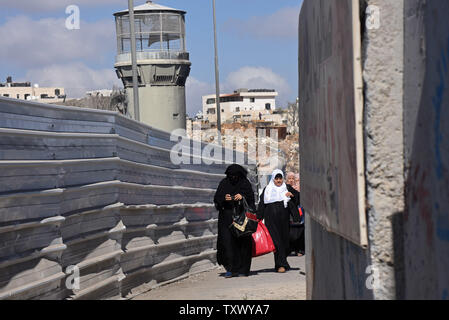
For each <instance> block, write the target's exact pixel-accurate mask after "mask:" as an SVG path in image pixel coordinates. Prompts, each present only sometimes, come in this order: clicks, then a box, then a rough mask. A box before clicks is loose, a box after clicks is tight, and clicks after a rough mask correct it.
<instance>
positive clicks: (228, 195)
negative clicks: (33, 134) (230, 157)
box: [214, 164, 255, 278]
mask: <svg viewBox="0 0 449 320" xmlns="http://www.w3.org/2000/svg"><path fill="white" fill-rule="evenodd" d="M225 173H226V178H224V179H223V180H222V181H221V182H220V185H219V186H218V188H217V192H216V193H215V196H214V203H215V207H216V208H217V210H218V211H219V215H218V239H217V262H218V264H220V265H222V266H223V267H224V268H225V269H226V274H225V277H227V278H230V277H233V276H238V275H239V276H248V275H249V271H250V268H251V258H252V237H251V236H247V237H241V238H237V237H235V236H234V235H233V234H232V233H231V231H230V229H229V226H230V225H231V224H232V222H233V221H232V213H233V207H234V206H238V201H239V200H241V199H242V198H243V197H244V198H245V199H246V202H247V203H248V205H249V206H251V207H252V208H255V204H254V191H253V188H252V186H251V183H250V182H249V180H248V179H247V178H246V175H247V174H248V172H247V171H246V170H245V169H244V168H243V167H242V166H239V165H237V164H233V165H230V166H229V167H228V168H227V169H226V172H225ZM237 210H239V209H237Z"/></svg>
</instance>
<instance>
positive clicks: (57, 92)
mask: <svg viewBox="0 0 449 320" xmlns="http://www.w3.org/2000/svg"><path fill="white" fill-rule="evenodd" d="M55 95H56V96H57V97H58V96H60V95H61V90H59V89H55Z"/></svg>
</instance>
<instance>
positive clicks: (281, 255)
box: [257, 185, 299, 270]
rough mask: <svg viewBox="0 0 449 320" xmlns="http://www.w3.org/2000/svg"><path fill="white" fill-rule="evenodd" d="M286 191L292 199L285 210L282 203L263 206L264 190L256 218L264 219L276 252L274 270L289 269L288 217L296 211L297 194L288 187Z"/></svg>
mask: <svg viewBox="0 0 449 320" xmlns="http://www.w3.org/2000/svg"><path fill="white" fill-rule="evenodd" d="M287 190H288V191H289V192H291V193H292V194H293V198H291V199H290V201H289V202H288V206H287V208H285V207H284V202H283V201H278V202H274V203H269V204H265V202H264V196H265V189H264V190H263V192H262V194H261V195H260V201H259V206H258V209H257V217H258V218H259V219H265V225H266V227H267V229H268V232H269V233H270V236H271V238H272V239H273V243H274V246H275V247H276V252H275V253H274V264H275V269H279V268H280V267H284V268H286V269H287V270H288V269H290V265H289V264H288V262H287V256H288V255H289V254H290V217H291V216H292V215H293V214H294V212H295V210H296V211H298V203H299V193H298V191H296V190H295V189H293V188H292V187H291V186H290V185H287Z"/></svg>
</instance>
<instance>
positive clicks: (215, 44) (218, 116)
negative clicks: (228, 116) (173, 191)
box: [212, 0, 221, 144]
mask: <svg viewBox="0 0 449 320" xmlns="http://www.w3.org/2000/svg"><path fill="white" fill-rule="evenodd" d="M212 7H213V10H214V47H215V92H216V97H215V103H216V104H217V130H218V138H219V140H220V141H219V143H220V144H221V110H220V77H219V74H218V53H217V22H216V18H215V0H212Z"/></svg>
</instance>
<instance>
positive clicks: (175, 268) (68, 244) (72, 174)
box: [0, 98, 255, 299]
mask: <svg viewBox="0 0 449 320" xmlns="http://www.w3.org/2000/svg"><path fill="white" fill-rule="evenodd" d="M176 143H177V141H170V134H169V133H166V132H163V131H159V130H155V129H153V128H151V127H148V126H145V125H143V124H140V123H137V122H135V121H133V120H130V119H127V118H124V117H122V116H121V115H119V114H117V113H114V112H107V111H98V110H86V109H79V108H71V107H59V106H50V105H44V104H38V103H33V102H24V101H18V100H15V99H8V98H0V181H1V183H0V299H118V298H127V297H132V296H133V295H136V294H138V293H139V292H142V291H145V290H149V289H150V288H152V287H154V286H157V285H160V284H161V283H164V282H167V281H173V280H174V279H177V278H180V277H184V276H186V275H189V274H192V273H196V272H199V271H204V270H207V269H209V268H211V267H213V266H214V265H215V264H216V251H215V249H216V248H215V245H216V234H217V216H218V213H217V212H216V210H215V208H214V207H213V195H214V192H215V189H216V187H217V186H218V184H219V182H220V180H221V179H222V178H223V177H224V171H225V168H226V166H227V164H226V163H223V162H221V163H213V164H212V165H205V164H193V161H191V162H190V163H191V164H179V165H175V164H173V163H172V161H171V159H170V150H171V148H172V147H173V146H174V145H175V144H176ZM203 146H204V145H203ZM235 156H236V155H235V154H234V157H235ZM189 159H190V160H193V155H192V154H190V155H189ZM250 170H251V172H252V173H254V170H255V168H254V167H252V168H250ZM77 273H78V274H79V277H78V278H77V279H79V287H77V286H76V284H77V283H76V282H75V277H74V276H76V275H77Z"/></svg>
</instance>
